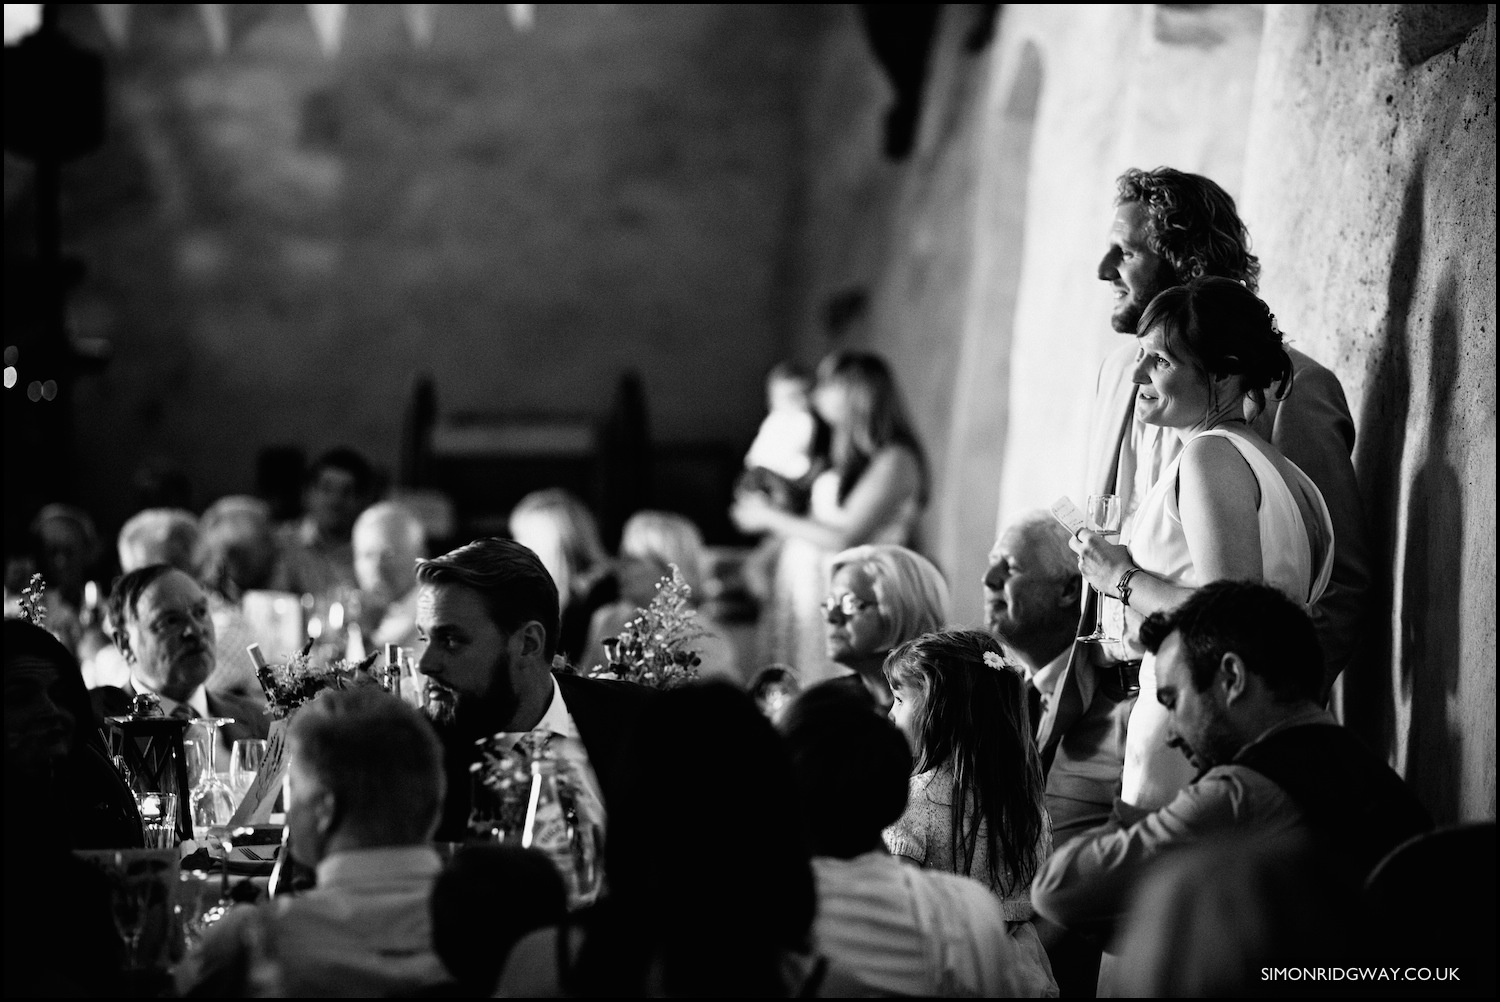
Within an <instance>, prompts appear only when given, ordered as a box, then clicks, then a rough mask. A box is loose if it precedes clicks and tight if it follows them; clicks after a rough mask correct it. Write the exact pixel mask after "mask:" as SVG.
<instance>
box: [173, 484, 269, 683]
mask: <svg viewBox="0 0 1500 1002" xmlns="http://www.w3.org/2000/svg"><path fill="white" fill-rule="evenodd" d="M198 526H199V536H198V551H197V554H196V567H197V576H198V580H199V581H201V582H202V583H203V586H204V588H205V589H206V590H207V592H208V609H209V614H210V615H211V616H212V617H213V621H214V640H215V650H216V651H217V664H216V665H215V666H214V671H213V674H212V675H210V676H209V677H208V687H209V689H210V690H212V691H214V692H228V693H233V694H234V695H237V696H242V697H244V698H245V699H249V700H253V701H255V702H257V703H259V702H264V700H265V695H264V693H263V691H262V690H261V687H260V683H259V682H258V681H257V680H256V678H255V666H254V665H253V664H252V663H251V661H250V658H249V657H248V656H247V655H246V653H245V648H247V647H249V646H250V645H251V644H259V645H260V648H261V650H262V651H264V652H265V655H266V657H267V658H269V659H271V660H273V661H274V660H279V659H281V658H284V657H286V656H288V655H290V654H291V653H292V652H291V651H290V650H287V649H286V647H287V646H288V643H287V640H286V637H285V634H284V633H283V632H281V631H277V630H274V629H270V628H269V627H270V625H271V624H269V623H255V622H252V620H251V619H250V617H249V616H248V615H247V614H246V610H245V596H246V595H247V594H249V593H250V592H259V591H273V590H274V591H282V590H284V589H285V586H286V582H285V580H283V579H284V577H285V572H284V570H283V568H282V566H281V563H280V561H279V558H278V554H277V550H276V537H275V534H274V531H273V529H272V527H271V509H270V506H269V505H267V504H266V503H265V502H264V501H262V500H261V499H260V498H254V497H250V496H248V495H244V494H237V495H230V496H229V497H223V498H220V499H219V500H217V501H215V502H214V503H213V504H211V505H209V506H208V509H207V510H206V511H205V512H204V513H203V516H202V518H200V519H199V520H198Z"/></svg>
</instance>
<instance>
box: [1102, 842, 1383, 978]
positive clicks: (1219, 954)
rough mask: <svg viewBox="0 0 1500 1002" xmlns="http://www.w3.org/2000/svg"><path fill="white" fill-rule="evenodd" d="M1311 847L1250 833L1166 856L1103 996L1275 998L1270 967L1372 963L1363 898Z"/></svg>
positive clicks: (1138, 906)
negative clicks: (1268, 994) (1271, 992)
mask: <svg viewBox="0 0 1500 1002" xmlns="http://www.w3.org/2000/svg"><path fill="white" fill-rule="evenodd" d="M1335 872H1336V871H1334V870H1331V869H1330V868H1329V867H1327V866H1326V865H1324V861H1323V860H1321V859H1320V858H1319V857H1318V855H1317V854H1316V852H1314V851H1313V848H1312V845H1311V843H1310V842H1309V841H1307V840H1305V839H1299V838H1297V837H1296V836H1289V835H1285V834H1283V835H1282V836H1281V837H1279V838H1278V837H1275V836H1270V835H1256V834H1254V833H1241V834H1239V835H1232V834H1225V835H1222V836H1220V837H1217V838H1213V839H1209V840H1207V841H1205V842H1203V843H1201V844H1199V845H1196V846H1193V847H1192V848H1190V849H1186V850H1184V851H1182V852H1177V853H1173V854H1172V855H1170V856H1164V857H1162V859H1161V860H1160V862H1159V863H1158V864H1157V865H1156V866H1155V867H1153V868H1152V870H1151V872H1150V873H1149V874H1148V875H1147V876H1146V878H1145V879H1144V880H1143V881H1142V883H1141V885H1140V887H1139V888H1137V890H1136V893H1135V894H1133V895H1132V901H1131V905H1130V911H1129V913H1128V915H1127V916H1126V918H1125V924H1124V927H1123V929H1122V931H1121V939H1120V943H1119V946H1118V955H1119V958H1120V959H1119V961H1118V963H1117V964H1116V966H1115V967H1114V969H1113V972H1112V974H1111V983H1110V984H1107V985H1101V994H1105V995H1110V996H1123V997H1127V998H1229V997H1234V996H1241V995H1261V994H1265V993H1266V992H1267V991H1268V990H1274V989H1275V985H1274V983H1271V982H1267V980H1266V978H1265V976H1264V970H1265V968H1267V967H1304V966H1305V967H1335V966H1340V965H1349V964H1355V963H1359V962H1362V961H1365V960H1369V959H1372V958H1371V952H1370V949H1369V947H1370V944H1371V943H1372V942H1373V940H1372V938H1371V935H1370V934H1371V932H1372V931H1373V930H1371V929H1369V928H1368V923H1367V922H1366V920H1365V918H1364V914H1363V908H1362V906H1361V902H1360V899H1359V895H1358V889H1357V888H1356V887H1352V886H1350V885H1348V884H1345V883H1343V882H1341V881H1340V880H1339V879H1338V878H1337V877H1336V876H1335V875H1334V874H1335Z"/></svg>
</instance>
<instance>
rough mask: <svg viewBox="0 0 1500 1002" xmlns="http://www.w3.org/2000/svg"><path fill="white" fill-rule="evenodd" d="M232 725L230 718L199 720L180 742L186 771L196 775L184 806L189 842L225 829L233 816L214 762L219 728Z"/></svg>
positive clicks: (231, 798) (229, 794)
mask: <svg viewBox="0 0 1500 1002" xmlns="http://www.w3.org/2000/svg"><path fill="white" fill-rule="evenodd" d="M232 723H234V718H232V717H199V718H197V719H196V720H194V721H193V726H192V727H191V728H189V733H188V739H187V740H186V742H184V745H185V748H186V750H187V754H188V758H187V764H188V769H189V771H196V772H197V775H198V781H197V782H196V783H195V784H194V785H193V788H192V790H191V791H189V793H188V805H189V807H190V808H191V809H192V812H193V838H194V839H197V840H199V841H201V840H203V839H204V838H206V837H207V835H208V829H210V828H214V827H219V826H222V825H227V824H229V819H230V818H231V817H233V816H234V793H233V791H231V790H230V789H229V784H227V783H225V782H224V780H223V779H222V778H221V777H220V776H219V771H218V768H217V766H218V763H217V762H216V760H215V759H216V755H215V753H216V751H217V749H218V745H219V733H218V732H219V728H220V727H222V726H224V725H225V724H232Z"/></svg>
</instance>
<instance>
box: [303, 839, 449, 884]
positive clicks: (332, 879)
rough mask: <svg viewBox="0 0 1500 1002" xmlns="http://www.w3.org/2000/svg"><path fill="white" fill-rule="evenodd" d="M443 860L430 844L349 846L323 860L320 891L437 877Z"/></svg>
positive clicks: (320, 864) (319, 875)
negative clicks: (358, 847)
mask: <svg viewBox="0 0 1500 1002" xmlns="http://www.w3.org/2000/svg"><path fill="white" fill-rule="evenodd" d="M442 868H443V861H442V859H441V858H439V856H438V854H437V852H436V850H434V849H433V848H432V846H430V845H426V844H424V845H387V846H381V847H380V848H378V849H346V850H345V851H343V852H336V853H334V854H333V855H331V856H327V857H324V858H323V859H322V860H319V862H318V865H317V867H316V869H317V873H318V883H317V887H318V888H319V889H320V890H323V889H326V888H330V887H338V886H345V887H347V886H350V885H368V884H381V883H389V882H390V881H392V880H409V879H412V878H414V877H415V878H421V877H436V876H437V875H438V873H439V871H441V870H442Z"/></svg>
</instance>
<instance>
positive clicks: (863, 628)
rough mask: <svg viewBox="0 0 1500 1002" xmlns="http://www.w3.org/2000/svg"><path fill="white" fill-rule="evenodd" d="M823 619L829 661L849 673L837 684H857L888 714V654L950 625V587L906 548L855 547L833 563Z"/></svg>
mask: <svg viewBox="0 0 1500 1002" xmlns="http://www.w3.org/2000/svg"><path fill="white" fill-rule="evenodd" d="M823 620H824V637H825V642H826V651H827V655H828V659H829V660H830V661H833V662H835V663H836V664H839V665H842V666H843V667H844V668H847V669H850V674H848V675H846V676H844V678H843V679H835V680H834V681H835V683H838V684H853V683H856V682H857V683H858V684H859V685H860V687H861V688H862V689H863V690H864V691H865V692H866V693H868V694H869V696H870V697H871V698H873V699H874V700H875V702H876V704H877V705H878V706H880V708H881V709H882V710H885V709H888V708H889V707H890V705H891V687H890V684H889V683H888V682H887V681H886V677H885V670H884V669H885V658H886V655H887V654H889V653H890V652H891V650H892V649H893V648H895V647H899V646H900V645H901V644H903V643H905V642H906V641H908V640H912V639H915V638H916V637H920V636H921V635H922V634H924V633H935V632H937V631H939V630H942V629H943V628H944V627H945V626H946V625H947V621H948V583H947V582H946V581H944V580H943V574H942V572H941V571H939V570H938V569H937V567H936V566H934V565H933V563H932V561H930V560H928V559H927V558H926V557H924V556H922V555H921V554H920V553H915V552H913V551H912V550H908V549H907V548H906V547H904V546H893V545H890V544H875V545H869V546H856V547H854V548H852V549H848V550H845V551H843V552H842V553H840V554H837V555H836V556H835V557H834V558H833V570H832V574H831V576H830V578H829V583H828V597H827V599H826V600H825V601H824V602H823ZM846 680H847V681H846Z"/></svg>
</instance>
